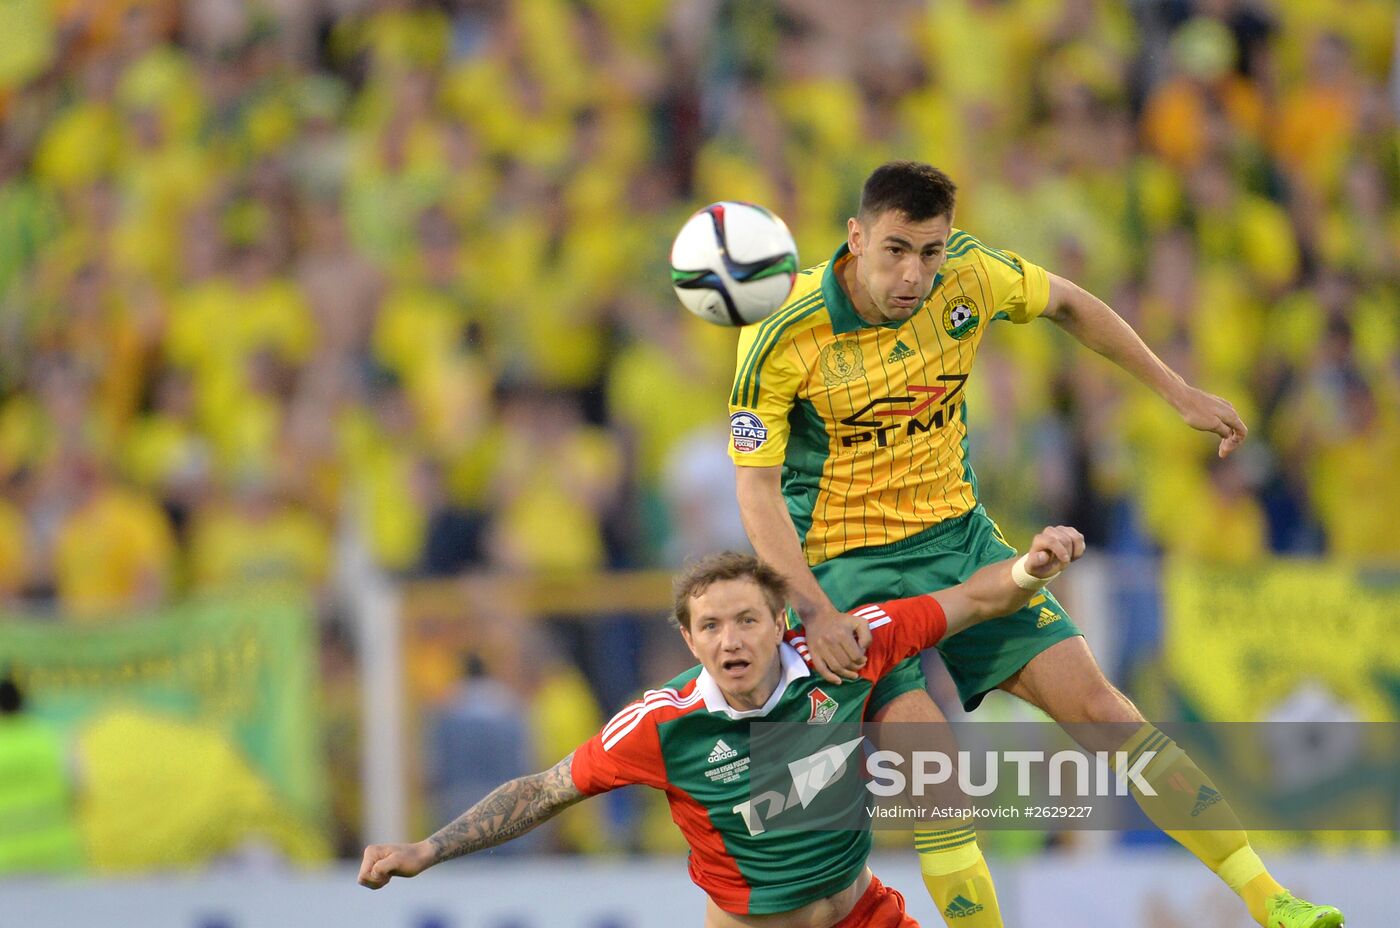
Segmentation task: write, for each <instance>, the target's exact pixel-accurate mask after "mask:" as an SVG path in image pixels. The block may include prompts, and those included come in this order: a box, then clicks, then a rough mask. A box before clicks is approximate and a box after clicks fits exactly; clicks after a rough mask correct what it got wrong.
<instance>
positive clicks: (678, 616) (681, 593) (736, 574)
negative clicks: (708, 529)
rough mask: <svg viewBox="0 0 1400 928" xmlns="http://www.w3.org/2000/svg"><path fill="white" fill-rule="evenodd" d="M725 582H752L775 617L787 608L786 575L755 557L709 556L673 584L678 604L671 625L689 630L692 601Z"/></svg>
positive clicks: (726, 553) (727, 553)
mask: <svg viewBox="0 0 1400 928" xmlns="http://www.w3.org/2000/svg"><path fill="white" fill-rule="evenodd" d="M722 580H752V581H753V582H754V583H756V584H758V588H759V589H760V590H762V591H763V598H764V600H765V601H767V603H768V607H769V608H770V609H772V610H773V612H774V613H775V614H776V613H778V612H781V611H782V610H783V609H784V608H785V607H786V606H787V597H788V585H787V581H786V580H784V579H783V575H782V574H780V573H778V572H777V571H776V570H774V569H773V568H772V567H769V566H768V565H767V564H765V563H763V562H762V561H760V560H759V559H758V558H756V557H754V556H753V555H752V554H740V553H739V552H737V551H724V552H721V553H719V554H707V555H706V556H705V557H702V558H700V559H699V560H698V561H696V562H694V563H693V564H691V565H690V566H689V567H687V568H686V569H685V570H684V571H682V572H681V573H679V574H677V575H676V578H675V579H674V580H673V581H671V592H672V594H673V596H674V597H675V605H674V607H673V610H672V612H671V622H672V623H673V624H674V625H675V626H676V627H677V628H684V629H686V630H687V631H689V630H690V600H691V598H692V597H695V596H699V595H701V594H702V593H704V592H705V591H706V590H707V589H709V588H710V584H712V583H718V582H720V581H722Z"/></svg>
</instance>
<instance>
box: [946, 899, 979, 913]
mask: <svg viewBox="0 0 1400 928" xmlns="http://www.w3.org/2000/svg"><path fill="white" fill-rule="evenodd" d="M980 911H982V903H980V902H972V901H971V900H969V899H966V898H964V897H963V896H954V897H953V901H952V902H950V903H948V908H946V909H944V910H943V917H944V918H966V917H967V916H969V915H976V914H977V913H978V912H980Z"/></svg>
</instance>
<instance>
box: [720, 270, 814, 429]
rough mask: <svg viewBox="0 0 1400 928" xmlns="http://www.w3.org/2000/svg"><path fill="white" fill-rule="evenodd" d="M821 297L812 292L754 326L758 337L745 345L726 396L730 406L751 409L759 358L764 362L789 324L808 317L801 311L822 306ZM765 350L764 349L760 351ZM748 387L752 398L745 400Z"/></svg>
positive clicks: (756, 392) (755, 400)
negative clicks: (746, 346) (744, 351)
mask: <svg viewBox="0 0 1400 928" xmlns="http://www.w3.org/2000/svg"><path fill="white" fill-rule="evenodd" d="M821 296H822V292H821V290H820V289H817V290H813V291H812V292H811V293H809V294H807V295H806V296H804V297H802V299H800V300H798V301H797V302H796V303H793V304H792V305H791V306H789V307H788V308H787V309H782V310H779V311H778V312H777V313H775V314H774V315H772V316H770V317H769V318H767V319H765V320H763V321H762V322H760V323H759V324H758V325H759V328H758V337H757V338H755V339H754V342H753V344H752V345H750V346H749V353H748V354H747V355H745V357H744V362H743V364H741V365H740V368H741V372H740V374H739V376H738V377H736V378H735V380H734V390H733V392H732V393H730V395H729V402H730V404H731V405H734V406H738V405H741V404H742V405H744V406H752V405H754V404H755V403H757V402H758V387H757V383H756V381H757V377H758V367H759V366H760V365H761V364H762V360H760V358H762V359H766V358H767V357H768V352H769V351H771V350H772V346H773V345H774V344H776V343H777V341H778V339H779V338H780V337H781V336H782V334H783V332H784V331H786V330H787V328H788V325H789V324H790V323H791V322H796V321H797V320H798V319H802V318H805V317H806V316H807V315H809V312H804V310H810V309H812V308H814V307H820V306H821V305H823V304H822V299H821ZM765 347H766V349H767V350H764V349H765ZM750 385H753V390H752V396H753V398H752V399H750V398H749V395H750V389H749V387H750ZM741 398H742V402H741Z"/></svg>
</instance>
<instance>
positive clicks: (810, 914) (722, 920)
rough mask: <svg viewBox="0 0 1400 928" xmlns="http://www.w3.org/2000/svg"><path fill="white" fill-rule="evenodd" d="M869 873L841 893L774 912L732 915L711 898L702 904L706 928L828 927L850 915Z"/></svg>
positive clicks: (862, 872) (867, 870)
mask: <svg viewBox="0 0 1400 928" xmlns="http://www.w3.org/2000/svg"><path fill="white" fill-rule="evenodd" d="M870 876H871V874H870V868H869V867H866V868H865V869H864V870H862V871H861V872H860V876H858V877H856V878H855V882H853V883H851V885H850V886H847V887H846V888H845V889H843V890H841V891H840V892H835V893H832V894H831V895H830V896H827V897H826V898H825V899H818V900H817V901H816V902H809V903H807V904H806V905H804V906H803V907H802V908H800V909H793V910H792V911H791V912H778V913H776V914H774V915H735V914H734V913H733V912H726V911H724V910H723V909H721V908H720V907H719V906H717V905H715V903H714V900H713V899H711V900H709V902H708V903H707V905H706V906H705V928H831V926H832V925H835V924H837V923H838V922H840V921H841V919H843V918H845V917H846V916H847V915H850V914H851V910H852V909H854V908H855V907H856V903H857V902H859V901H860V897H861V896H863V895H865V891H866V889H868V888H869V886H870Z"/></svg>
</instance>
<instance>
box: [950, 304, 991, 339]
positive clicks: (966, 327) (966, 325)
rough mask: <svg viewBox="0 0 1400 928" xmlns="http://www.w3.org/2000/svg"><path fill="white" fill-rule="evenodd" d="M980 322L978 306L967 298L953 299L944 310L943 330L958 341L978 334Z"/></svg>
mask: <svg viewBox="0 0 1400 928" xmlns="http://www.w3.org/2000/svg"><path fill="white" fill-rule="evenodd" d="M980 321H982V317H981V316H980V315H979V314H978V312H977V304H976V303H974V302H972V300H970V299H968V298H967V297H965V296H957V297H953V298H952V299H951V300H949V301H948V305H947V306H945V307H944V308H943V330H944V331H945V332H947V333H948V334H949V335H951V336H953V337H954V338H956V339H957V340H958V341H962V340H963V339H965V338H967V337H968V336H969V335H971V334H972V333H973V332H976V331H977V323H978V322H980Z"/></svg>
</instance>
